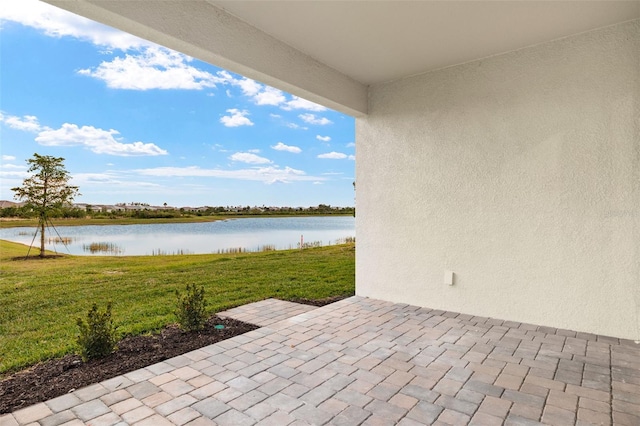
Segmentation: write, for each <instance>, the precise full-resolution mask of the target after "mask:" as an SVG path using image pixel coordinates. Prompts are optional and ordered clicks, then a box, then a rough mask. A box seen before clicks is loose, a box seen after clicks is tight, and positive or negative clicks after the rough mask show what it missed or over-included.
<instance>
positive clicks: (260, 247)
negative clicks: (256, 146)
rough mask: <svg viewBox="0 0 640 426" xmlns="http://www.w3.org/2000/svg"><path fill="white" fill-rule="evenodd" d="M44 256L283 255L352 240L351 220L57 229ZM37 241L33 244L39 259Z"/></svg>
mask: <svg viewBox="0 0 640 426" xmlns="http://www.w3.org/2000/svg"><path fill="white" fill-rule="evenodd" d="M34 232H35V228H7V229H0V239H3V240H8V241H14V242H18V243H22V244H26V245H31V242H32V240H33V237H34ZM45 236H46V248H47V250H52V251H57V252H58V253H67V254H73V255H108V256H113V255H126V256H142V255H170V254H204V253H234V252H244V251H248V252H254V251H266V250H286V249H295V248H299V247H300V244H301V243H302V244H303V246H304V247H309V246H326V245H332V244H340V243H343V242H345V241H346V240H348V239H353V238H355V218H353V217H351V216H320V217H318V216H312V217H284V218H270V217H269V218H265V217H261V218H242V219H230V220H220V221H216V222H199V223H164V224H148V225H104V226H96V225H92V226H56V227H55V229H54V228H49V229H48V230H47V231H46V233H45ZM39 244H40V235H38V237H37V238H36V240H35V241H34V243H33V245H34V250H35V252H34V253H39V251H38V249H37V247H39Z"/></svg>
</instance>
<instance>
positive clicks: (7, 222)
mask: <svg viewBox="0 0 640 426" xmlns="http://www.w3.org/2000/svg"><path fill="white" fill-rule="evenodd" d="M314 216H318V217H333V216H351V214H281V215H278V214H252V215H249V214H246V215H224V216H188V217H173V218H149V219H144V218H129V217H125V218H114V219H111V218H97V219H94V218H84V219H77V218H71V219H51V223H52V224H53V225H54V226H93V225H95V226H108V225H155V224H161V223H199V222H217V221H219V220H230V219H246V218H260V217H265V218H266V217H272V218H281V217H285V218H286V217H314ZM36 226H38V220H37V219H19V218H0V229H3V228H35V227H36Z"/></svg>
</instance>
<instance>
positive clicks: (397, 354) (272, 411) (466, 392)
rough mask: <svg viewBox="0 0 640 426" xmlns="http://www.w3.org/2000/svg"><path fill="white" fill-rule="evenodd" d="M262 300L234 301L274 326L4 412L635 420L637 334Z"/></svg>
mask: <svg viewBox="0 0 640 426" xmlns="http://www.w3.org/2000/svg"><path fill="white" fill-rule="evenodd" d="M259 303H260V305H253V306H252V305H248V306H245V307H243V308H241V310H239V311H238V310H236V311H235V313H238V312H240V313H241V314H242V319H243V320H245V321H249V322H256V321H264V320H265V319H266V320H267V321H268V322H269V324H268V325H267V326H264V327H262V328H260V329H258V330H255V331H252V332H250V333H247V334H245V335H242V336H238V337H235V338H233V339H229V340H226V341H224V342H220V343H217V344H215V345H211V346H207V347H205V348H202V349H199V350H196V351H193V352H190V353H188V354H185V355H182V356H179V357H176V358H172V359H170V360H167V361H164V362H161V363H159V364H155V365H152V366H149V367H147V368H143V369H141V370H137V371H134V372H131V373H129V374H125V375H124V376H119V377H116V378H113V379H110V380H107V381H104V382H102V383H99V384H96V385H93V386H90V387H87V388H84V389H80V390H77V391H75V392H72V393H69V394H67V395H64V396H61V397H59V398H55V399H53V400H50V401H47V402H45V403H41V404H37V405H34V406H31V407H28V408H25V409H22V410H20V411H17V412H14V413H12V414H9V415H4V416H0V425H2V426H12V425H27V424H40V425H61V424H64V425H81V424H91V425H114V424H118V425H126V424H130V425H136V426H143V425H152V426H161V425H190V426H196V425H215V424H218V425H253V424H258V425H276V426H284V425H307V424H312V425H322V424H332V425H349V426H350V425H359V424H364V425H387V424H399V425H417V424H442V425H444V424H450V425H461V424H468V423H470V424H478V425H503V424H505V425H530V424H540V423H544V424H553V425H572V424H580V425H583V424H584V425H587V424H620V425H633V426H637V425H640V345H638V344H635V343H634V342H632V341H626V340H618V339H614V338H609V337H602V336H595V335H591V334H585V333H576V332H573V331H569V330H558V329H554V328H549V327H539V326H536V325H531V324H521V323H517V322H507V321H501V320H497V319H489V318H481V317H474V316H471V315H463V314H457V313H453V312H444V311H438V310H431V309H425V308H418V307H415V306H408V305H401V304H393V303H388V302H383V301H379V300H374V299H365V298H361V297H351V298H349V299H345V300H342V301H340V302H337V303H334V304H332V305H328V306H325V307H323V308H317V309H311V310H309V309H310V308H308V307H304V308H301V309H304V310H305V311H306V312H304V313H302V314H300V315H296V316H294V317H291V318H285V319H281V320H276V321H272V320H273V318H274V316H275V315H276V314H278V311H277V310H278V308H279V306H284V305H280V303H277V302H276V301H273V300H269V301H263V302H259ZM284 303H285V304H286V306H287V309H294V308H295V307H292V306H290V305H289V304H287V302H284ZM256 306H257V307H258V309H254V308H256ZM239 309H240V308H239ZM248 312H253V313H254V316H255V319H256V321H252V317H251V315H250V314H248V315H245V314H247V313H248ZM225 314H226V315H229V316H232V315H234V310H231V311H227V312H226V313H225ZM263 324H264V322H263Z"/></svg>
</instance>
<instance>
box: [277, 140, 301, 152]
mask: <svg viewBox="0 0 640 426" xmlns="http://www.w3.org/2000/svg"><path fill="white" fill-rule="evenodd" d="M271 148H272V149H275V150H276V151H287V152H293V153H294V154H300V153H301V152H302V150H301V149H300V148H298V147H297V146H293V145H285V144H283V143H282V142H278V143H277V144H275V145H273V146H272V147H271Z"/></svg>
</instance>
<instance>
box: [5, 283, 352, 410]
mask: <svg viewBox="0 0 640 426" xmlns="http://www.w3.org/2000/svg"><path fill="white" fill-rule="evenodd" d="M345 297H348V296H337V297H329V298H325V299H317V300H313V299H295V300H291V301H292V302H297V303H304V304H307V305H313V306H324V305H327V304H329V303H333V302H337V301H338V300H341V299H344V298H345ZM216 325H224V329H216V328H215V326H216ZM256 328H259V327H257V326H255V325H253V324H248V323H245V322H242V321H236V320H233V319H228V318H224V319H223V318H219V317H217V316H215V315H214V316H212V317H211V318H209V320H208V321H207V324H206V326H205V328H204V330H202V331H200V332H185V331H183V330H181V329H180V328H178V327H177V326H176V325H171V326H168V327H166V328H164V329H163V330H162V331H161V332H160V333H158V334H154V335H146V336H133V337H126V338H124V339H123V340H121V341H120V342H119V343H118V350H117V351H115V352H114V353H112V354H111V355H109V356H107V357H105V358H102V359H99V360H93V361H89V362H83V361H82V359H81V358H80V356H78V355H67V356H64V357H62V358H57V359H52V360H50V361H45V362H41V363H39V364H36V365H35V366H33V367H31V368H29V369H27V370H24V371H20V372H18V373H15V374H13V375H11V376H8V377H6V378H4V379H3V380H2V381H0V414H5V413H10V412H13V411H16V410H19V409H20V408H24V407H28V406H30V405H33V404H37V403H39V402H44V401H47V400H49V399H52V398H55V397H57V396H60V395H64V394H66V393H69V392H72V391H74V390H76V389H80V388H83V387H85V386H88V385H91V384H94V383H98V382H101V381H103V380H107V379H110V378H112V377H116V376H119V375H121V374H125V373H128V372H130V371H134V370H137V369H139V368H143V367H146V366H148V365H152V364H155V363H157V362H161V361H164V360H166V359H169V358H173V357H175V356H178V355H182V354H184V353H186V352H190V351H193V350H196V349H199V348H201V347H204V346H208V345H211V344H214V343H217V342H220V341H222V340H225V339H229V338H231V337H234V336H237V335H240V334H243V333H246V332H249V331H252V330H255V329H256Z"/></svg>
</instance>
